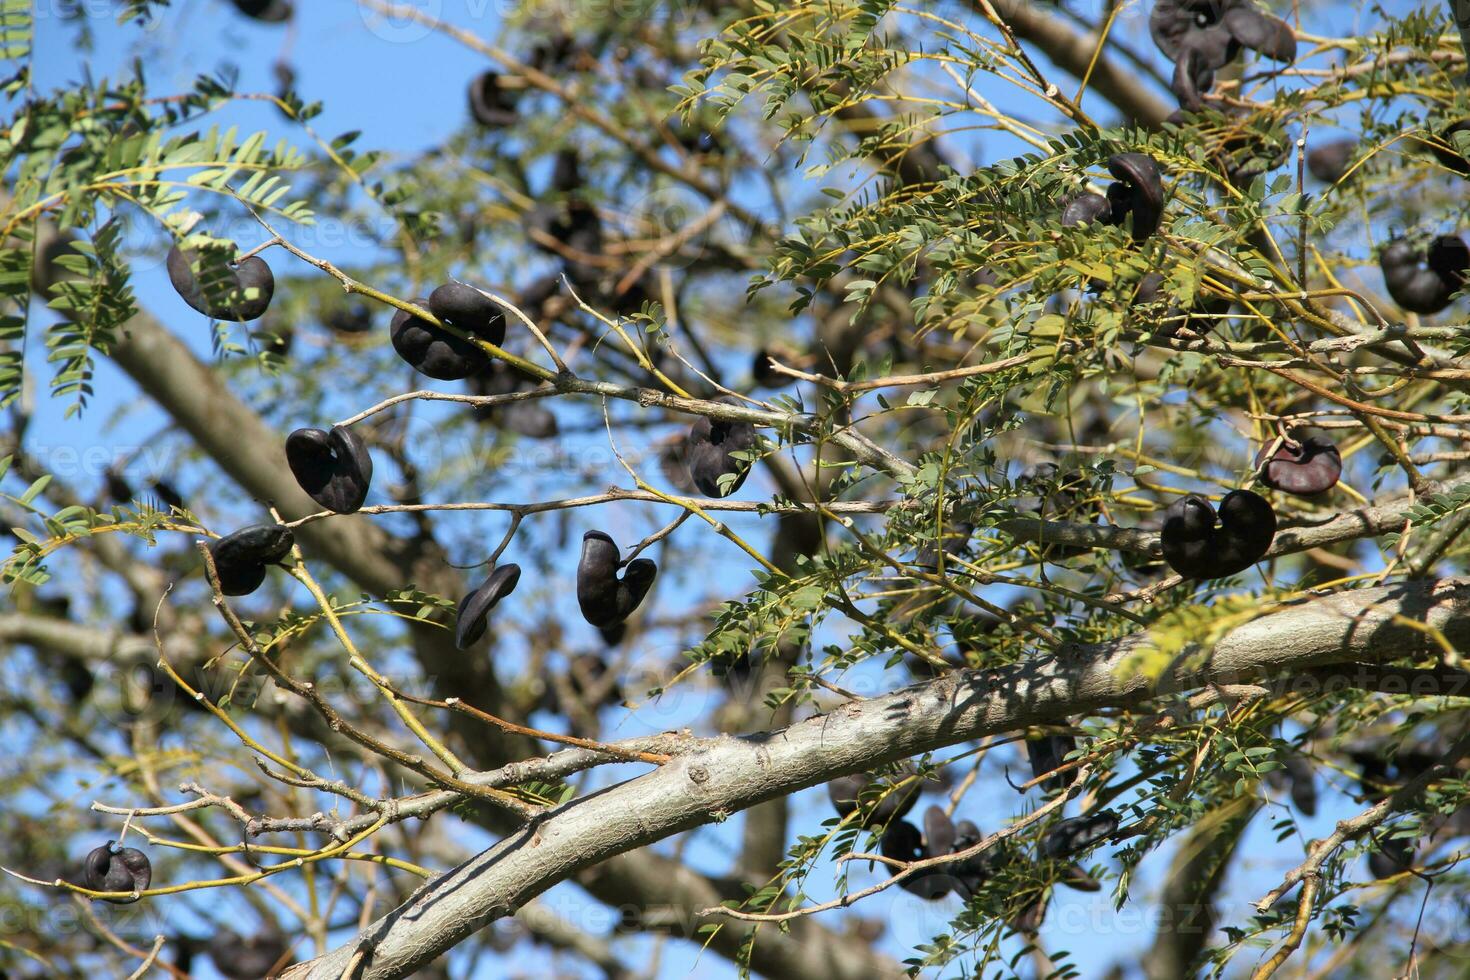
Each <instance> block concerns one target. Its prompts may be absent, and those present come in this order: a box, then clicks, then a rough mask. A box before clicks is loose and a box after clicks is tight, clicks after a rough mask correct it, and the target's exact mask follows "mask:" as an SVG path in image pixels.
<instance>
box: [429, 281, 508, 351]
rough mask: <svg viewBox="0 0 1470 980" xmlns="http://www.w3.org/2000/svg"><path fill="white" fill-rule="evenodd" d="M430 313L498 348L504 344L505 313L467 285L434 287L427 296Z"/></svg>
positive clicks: (450, 284) (447, 283)
mask: <svg viewBox="0 0 1470 980" xmlns="http://www.w3.org/2000/svg"><path fill="white" fill-rule="evenodd" d="M429 312H430V313H432V314H434V315H435V316H437V317H438V318H439V319H441V320H443V321H444V322H445V323H447V324H449V325H450V326H452V327H456V328H458V329H460V330H463V331H464V332H465V333H468V334H473V335H474V336H476V337H479V338H480V339H481V340H488V341H489V342H490V343H492V344H494V345H495V346H497V347H499V346H500V345H501V344H503V343H505V311H504V310H502V309H501V308H500V304H499V303H497V302H495V301H494V300H493V299H491V298H490V297H489V296H486V295H485V294H484V293H482V292H480V291H479V290H478V289H476V288H475V287H474V286H471V285H469V284H468V283H463V282H456V281H454V280H450V281H449V282H446V283H445V284H444V285H442V286H439V287H438V288H436V289H435V290H434V291H433V292H432V293H430V294H429Z"/></svg>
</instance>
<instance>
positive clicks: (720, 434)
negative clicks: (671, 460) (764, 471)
mask: <svg viewBox="0 0 1470 980" xmlns="http://www.w3.org/2000/svg"><path fill="white" fill-rule="evenodd" d="M754 448H755V427H754V426H753V425H751V424H750V423H749V422H726V421H723V420H720V419H712V418H709V417H707V416H702V417H700V418H699V419H697V420H696V421H695V423H694V424H693V425H692V426H690V427H689V437H688V438H687V439H686V440H685V442H684V461H685V463H686V464H687V465H688V467H689V479H690V481H691V482H693V484H694V485H695V486H696V487H698V488H699V492H700V493H702V494H704V495H705V496H706V497H728V496H729V495H730V494H732V493H734V492H735V491H737V490H739V489H740V487H741V485H742V484H744V483H745V478H746V477H747V476H749V475H750V463H749V462H748V461H746V460H743V459H736V458H735V457H734V456H733V455H732V453H737V452H746V451H748V450H751V449H754ZM723 476H733V477H734V480H733V481H730V482H729V486H727V487H722V486H721V485H720V478H721V477H723Z"/></svg>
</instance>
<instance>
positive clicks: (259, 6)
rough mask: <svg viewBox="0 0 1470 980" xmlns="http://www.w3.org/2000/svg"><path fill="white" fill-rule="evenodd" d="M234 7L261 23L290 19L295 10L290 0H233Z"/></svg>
mask: <svg viewBox="0 0 1470 980" xmlns="http://www.w3.org/2000/svg"><path fill="white" fill-rule="evenodd" d="M233 2H234V4H235V9H236V10H238V11H240V13H242V14H244V15H245V16H246V17H249V18H251V19H252V20H258V21H260V22H261V23H263V24H280V23H283V22H285V21H288V20H290V19H291V15H292V14H293V13H295V11H294V10H293V9H292V7H291V0H233Z"/></svg>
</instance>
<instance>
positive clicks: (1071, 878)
mask: <svg viewBox="0 0 1470 980" xmlns="http://www.w3.org/2000/svg"><path fill="white" fill-rule="evenodd" d="M1059 880H1060V881H1061V883H1062V884H1064V885H1066V886H1067V887H1068V888H1072V889H1076V890H1077V891H1079V892H1100V891H1102V882H1100V881H1098V880H1097V879H1096V878H1094V877H1093V876H1092V875H1090V874H1088V873H1087V871H1086V869H1085V868H1083V867H1082V865H1080V864H1069V865H1067V866H1066V867H1065V868H1063V869H1062V877H1061V878H1060V879H1059Z"/></svg>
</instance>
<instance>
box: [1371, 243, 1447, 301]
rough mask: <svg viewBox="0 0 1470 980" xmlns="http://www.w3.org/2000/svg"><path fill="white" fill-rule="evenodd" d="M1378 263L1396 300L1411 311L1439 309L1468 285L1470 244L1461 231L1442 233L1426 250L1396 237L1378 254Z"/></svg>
mask: <svg viewBox="0 0 1470 980" xmlns="http://www.w3.org/2000/svg"><path fill="white" fill-rule="evenodd" d="M1378 267H1379V268H1380V269H1382V270H1383V285H1384V286H1385V287H1386V288H1387V289H1388V294H1389V295H1390V296H1392V297H1393V300H1394V302H1395V303H1397V304H1399V306H1401V307H1403V308H1404V309H1406V310H1408V311H1409V312H1411V313H1438V312H1440V311H1441V310H1443V309H1444V308H1445V307H1447V306H1449V305H1450V299H1451V298H1452V297H1453V296H1454V295H1455V293H1458V292H1459V291H1460V289H1461V288H1462V287H1463V286H1464V285H1465V273H1466V271H1470V248H1467V247H1466V245H1465V241H1464V239H1462V238H1460V236H1458V235H1440V236H1439V237H1438V238H1436V239H1434V240H1433V241H1432V242H1430V243H1429V247H1428V248H1427V249H1426V250H1424V251H1423V252H1420V251H1419V250H1417V249H1415V248H1414V246H1412V245H1410V244H1409V242H1408V241H1407V240H1405V239H1402V238H1396V239H1394V240H1393V241H1391V242H1389V243H1388V247H1387V248H1385V249H1384V250H1383V252H1382V254H1381V255H1379V256H1378Z"/></svg>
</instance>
